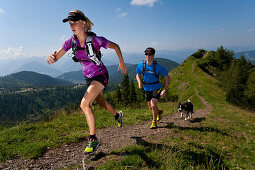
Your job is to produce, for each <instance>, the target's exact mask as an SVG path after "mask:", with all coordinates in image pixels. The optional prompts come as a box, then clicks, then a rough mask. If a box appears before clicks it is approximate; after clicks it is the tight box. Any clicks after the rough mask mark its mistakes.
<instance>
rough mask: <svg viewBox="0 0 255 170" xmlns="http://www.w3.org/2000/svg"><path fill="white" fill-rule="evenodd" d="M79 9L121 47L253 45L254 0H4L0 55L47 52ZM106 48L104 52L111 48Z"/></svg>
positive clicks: (98, 31)
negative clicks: (70, 12)
mask: <svg viewBox="0 0 255 170" xmlns="http://www.w3.org/2000/svg"><path fill="white" fill-rule="evenodd" d="M74 9H79V10H81V11H83V12H84V14H85V15H86V16H87V17H88V18H89V19H90V20H91V21H92V22H93V23H94V27H93V29H92V31H94V32H95V33H96V34H97V35H99V36H104V37H106V38H107V39H108V40H110V41H113V42H115V43H117V44H118V45H119V46H120V48H121V50H122V52H125V53H142V52H143V51H144V50H145V48H146V47H149V46H152V47H154V48H155V49H156V51H181V50H190V49H200V48H203V49H205V50H216V49H217V48H218V47H219V46H220V45H223V47H225V48H229V49H232V50H234V51H237V52H238V51H248V50H255V22H254V21H255V19H254V18H255V0H0V60H1V59H3V60H7V59H17V58H22V57H32V56H40V57H42V56H48V55H49V54H50V53H52V52H53V51H54V50H58V49H59V48H61V45H62V43H63V42H64V40H65V39H67V38H68V37H69V36H71V35H72V32H71V30H70V28H69V24H68V23H63V22H62V20H63V19H64V18H66V17H67V15H68V13H69V11H71V10H74ZM112 52H114V51H113V50H106V51H105V53H112Z"/></svg>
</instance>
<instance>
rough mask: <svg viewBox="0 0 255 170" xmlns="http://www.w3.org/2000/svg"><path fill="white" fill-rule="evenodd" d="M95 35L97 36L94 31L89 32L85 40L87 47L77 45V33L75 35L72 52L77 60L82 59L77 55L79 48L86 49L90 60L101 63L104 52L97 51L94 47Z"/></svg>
mask: <svg viewBox="0 0 255 170" xmlns="http://www.w3.org/2000/svg"><path fill="white" fill-rule="evenodd" d="M94 36H96V34H95V33H94V32H87V38H86V40H85V48H83V47H78V46H77V40H78V37H77V36H76V35H73V37H72V44H71V47H72V54H73V57H72V59H73V60H74V61H75V62H80V60H79V59H78V58H77V57H76V52H77V50H85V51H86V54H87V56H88V58H89V59H90V62H93V63H94V64H96V65H100V64H101V57H102V54H101V51H100V50H98V51H97V50H96V49H95V48H94V45H93V41H92V40H93V37H94ZM82 61H83V60H82Z"/></svg>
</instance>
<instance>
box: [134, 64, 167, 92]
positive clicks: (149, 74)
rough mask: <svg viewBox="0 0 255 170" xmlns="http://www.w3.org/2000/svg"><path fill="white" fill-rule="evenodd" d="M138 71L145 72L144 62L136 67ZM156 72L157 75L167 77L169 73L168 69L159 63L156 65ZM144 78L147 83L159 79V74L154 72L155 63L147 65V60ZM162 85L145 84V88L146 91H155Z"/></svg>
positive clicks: (139, 72) (138, 72)
mask: <svg viewBox="0 0 255 170" xmlns="http://www.w3.org/2000/svg"><path fill="white" fill-rule="evenodd" d="M136 73H137V74H143V62H141V63H139V64H138V66H137V67H136ZM156 73H157V75H161V76H162V77H166V76H167V75H168V72H167V70H166V69H165V68H164V67H162V66H161V65H160V64H158V63H157V65H156ZM143 80H144V81H145V82H146V83H154V82H157V81H158V78H157V76H156V75H155V74H154V72H153V64H151V65H147V62H146V64H145V71H144V76H143ZM161 86H162V85H161V83H156V84H144V85H143V89H144V90H145V91H154V90H157V89H160V88H161Z"/></svg>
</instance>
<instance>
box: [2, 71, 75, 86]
mask: <svg viewBox="0 0 255 170" xmlns="http://www.w3.org/2000/svg"><path fill="white" fill-rule="evenodd" d="M59 85H72V83H71V82H68V81H65V80H60V79H56V78H52V77H50V76H47V75H44V74H39V73H36V72H32V71H22V72H18V73H14V74H11V75H8V76H4V77H0V87H5V88H8V87H34V86H37V87H38V86H59Z"/></svg>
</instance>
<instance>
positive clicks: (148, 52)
mask: <svg viewBox="0 0 255 170" xmlns="http://www.w3.org/2000/svg"><path fill="white" fill-rule="evenodd" d="M144 52H145V55H146V54H149V55H154V54H155V49H154V48H152V47H148V48H146V50H145V51H144Z"/></svg>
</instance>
